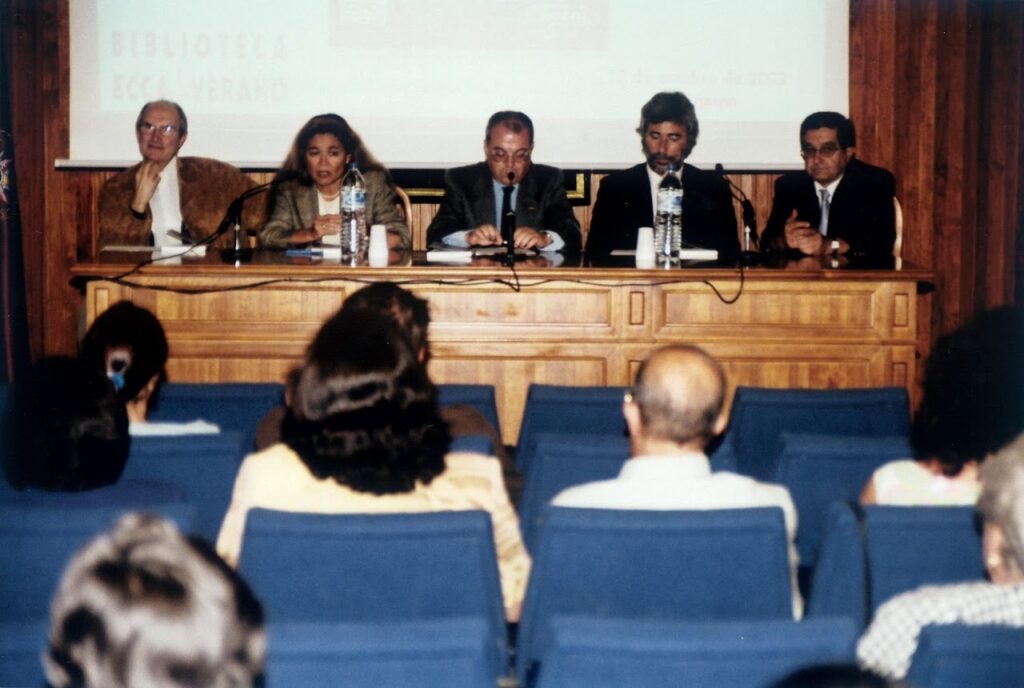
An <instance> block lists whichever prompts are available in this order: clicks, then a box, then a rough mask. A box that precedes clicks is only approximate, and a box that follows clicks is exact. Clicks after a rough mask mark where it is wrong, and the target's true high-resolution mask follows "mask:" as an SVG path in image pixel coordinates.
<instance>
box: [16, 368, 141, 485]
mask: <svg viewBox="0 0 1024 688" xmlns="http://www.w3.org/2000/svg"><path fill="white" fill-rule="evenodd" d="M4 424H5V425H6V427H5V428H4V430H3V433H2V435H3V441H4V444H6V445H8V446H7V447H5V451H4V452H3V453H4V456H3V461H4V469H5V471H4V472H5V473H6V477H7V481H8V483H10V485H11V486H12V487H14V488H16V489H19V490H23V489H43V490H53V491H60V492H77V491H79V490H90V489H93V488H97V487H104V486H106V485H112V484H114V483H115V482H117V480H118V479H119V478H120V477H121V473H122V471H123V470H124V465H125V462H126V461H127V460H128V451H129V448H130V443H131V440H130V438H129V436H128V417H127V414H126V413H125V410H124V407H123V406H122V405H121V404H119V403H118V401H117V399H116V397H115V395H114V387H113V386H112V385H111V384H110V381H109V380H107V378H106V377H104V375H103V374H102V373H100V372H99V371H98V370H94V369H93V368H91V367H90V366H88V365H86V364H85V363H83V362H82V361H79V360H76V359H74V358H68V357H66V356H52V357H49V358H44V359H42V360H40V361H39V362H38V363H36V364H35V365H34V366H33V367H32V370H31V373H30V374H29V375H28V376H26V377H25V378H24V379H21V378H19V379H18V380H17V381H16V382H15V385H14V388H13V403H12V404H11V405H10V407H9V408H8V409H7V410H6V412H5V414H4Z"/></svg>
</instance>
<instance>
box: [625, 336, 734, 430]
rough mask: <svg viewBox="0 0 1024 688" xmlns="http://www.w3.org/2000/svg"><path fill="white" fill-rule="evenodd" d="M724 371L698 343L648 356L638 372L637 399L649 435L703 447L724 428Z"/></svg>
mask: <svg viewBox="0 0 1024 688" xmlns="http://www.w3.org/2000/svg"><path fill="white" fill-rule="evenodd" d="M724 400H725V373H723V372H722V368H721V366H719V365H718V363H717V362H716V361H715V359H713V358H711V357H710V356H708V355H707V354H706V353H704V352H703V351H702V350H701V349H699V348H697V347H695V346H687V345H683V344H674V345H670V346H666V347H663V348H661V349H658V350H657V351H655V352H654V353H652V354H651V355H650V356H648V357H647V360H645V361H644V362H643V363H642V364H641V366H640V370H639V372H638V373H637V376H636V384H635V385H634V388H633V403H634V404H635V405H636V407H637V409H638V412H639V420H640V426H639V428H636V429H635V431H634V429H632V428H631V432H635V433H637V434H640V435H642V436H643V439H644V440H647V441H657V442H671V443H674V444H678V445H695V446H697V447H699V448H701V449H703V448H704V445H706V444H707V443H708V442H709V441H710V440H711V438H712V437H714V436H715V435H716V434H718V432H720V431H721V427H719V424H720V418H721V415H722V404H723V402H724Z"/></svg>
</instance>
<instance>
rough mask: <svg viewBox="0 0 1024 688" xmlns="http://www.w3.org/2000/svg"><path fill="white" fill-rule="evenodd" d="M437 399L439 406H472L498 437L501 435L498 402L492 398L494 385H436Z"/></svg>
mask: <svg viewBox="0 0 1024 688" xmlns="http://www.w3.org/2000/svg"><path fill="white" fill-rule="evenodd" d="M437 401H438V403H439V404H440V405H441V406H451V405H452V404H468V405H470V406H472V407H473V408H475V409H476V410H477V411H479V412H480V415H482V416H483V417H484V418H486V419H487V422H488V423H490V424H491V427H493V428H494V430H495V432H497V433H498V437H501V422H500V420H499V419H498V404H497V402H496V401H495V398H494V385H455V384H442V385H438V386H437Z"/></svg>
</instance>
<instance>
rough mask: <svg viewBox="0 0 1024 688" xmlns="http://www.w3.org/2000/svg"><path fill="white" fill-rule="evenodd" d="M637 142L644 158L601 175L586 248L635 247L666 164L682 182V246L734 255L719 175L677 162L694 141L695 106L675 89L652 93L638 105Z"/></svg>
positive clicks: (732, 221)
mask: <svg viewBox="0 0 1024 688" xmlns="http://www.w3.org/2000/svg"><path fill="white" fill-rule="evenodd" d="M636 131H637V133H638V134H640V147H641V150H642V152H643V155H644V158H645V160H646V162H645V163H641V164H639V165H635V166H634V167H630V168H628V169H625V170H617V171H615V172H612V173H611V174H609V175H608V176H607V177H605V178H604V179H602V180H601V186H600V187H599V188H598V190H597V201H596V202H595V204H594V214H593V218H592V219H591V221H590V231H589V232H588V233H587V253H588V254H590V255H595V256H603V255H608V254H609V253H611V252H612V251H615V250H630V251H631V250H633V249H634V248H636V240H637V235H638V233H639V232H638V228H640V227H653V226H654V213H655V210H657V208H656V203H655V198H656V196H657V193H658V186H659V185H660V184H661V180H662V179H663V178H664V177H665V175H666V174H667V173H668V169H669V167H670V166H671V167H672V168H673V169H674V170H675V172H674V174H675V175H677V176H679V177H680V181H681V182H682V184H683V245H684V248H694V247H697V248H707V249H715V250H717V251H718V255H719V258H722V259H726V260H729V259H732V258H735V257H736V255H738V254H739V250H740V244H739V235H738V232H737V231H736V212H735V210H733V204H732V192H731V191H730V190H729V184H728V183H727V182H726V181H725V179H724V178H723V177H722V175H721V174H718V173H716V172H706V171H704V170H701V169H699V168H697V167H694V166H693V165H690V164H688V163H684V162H683V161H684V160H686V159H687V158H688V157H690V153H691V152H693V149H694V147H695V146H696V145H697V134H698V133H699V132H700V127H699V124H698V122H697V111H696V109H695V108H694V106H693V103H692V102H691V101H690V99H689V98H687V97H686V95H684V94H682V93H680V92H678V91H670V92H663V93H656V94H655V95H654V96H653V97H652V98H651V99H650V100H649V101H647V102H646V103H645V104H644V106H643V108H641V110H640V126H639V127H638V128H637V130H636Z"/></svg>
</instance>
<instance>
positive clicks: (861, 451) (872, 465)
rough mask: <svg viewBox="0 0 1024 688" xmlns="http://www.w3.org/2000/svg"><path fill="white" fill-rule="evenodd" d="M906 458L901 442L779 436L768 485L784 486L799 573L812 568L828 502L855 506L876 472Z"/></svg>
mask: <svg viewBox="0 0 1024 688" xmlns="http://www.w3.org/2000/svg"><path fill="white" fill-rule="evenodd" d="M910 455H911V449H910V443H909V441H908V440H907V438H906V436H893V437H872V436H864V435H848V436H842V435H806V434H795V433H782V453H781V455H780V457H779V466H778V470H777V472H776V475H775V478H774V482H776V483H778V484H780V485H785V486H786V488H787V489H788V490H789V494H790V496H791V497H792V498H793V504H794V505H795V506H796V510H797V514H798V516H799V519H798V522H799V524H800V525H799V530H798V531H797V535H796V546H797V550H798V551H799V553H800V565H801V567H804V566H808V567H813V565H814V562H815V560H816V559H817V557H818V548H819V547H820V544H821V535H822V531H823V530H824V528H825V520H826V518H827V516H828V508H829V505H830V504H831V503H832V502H835V501H844V502H850V501H855V500H857V499H858V498H859V497H860V494H861V492H862V491H863V489H864V485H865V484H866V483H867V482H868V480H869V479H870V477H871V474H872V473H873V472H874V470H875V469H876V468H878V467H879V466H881V465H882V464H884V463H886V462H887V461H890V460H892V459H902V458H906V457H908V456H910Z"/></svg>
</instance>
